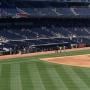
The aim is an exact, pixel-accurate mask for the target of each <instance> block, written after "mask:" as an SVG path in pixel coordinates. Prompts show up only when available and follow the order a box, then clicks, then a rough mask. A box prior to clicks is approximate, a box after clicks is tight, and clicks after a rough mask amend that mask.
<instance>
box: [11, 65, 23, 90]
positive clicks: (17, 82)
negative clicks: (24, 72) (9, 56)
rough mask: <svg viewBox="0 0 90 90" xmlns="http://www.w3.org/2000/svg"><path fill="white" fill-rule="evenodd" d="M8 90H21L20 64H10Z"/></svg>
mask: <svg viewBox="0 0 90 90" xmlns="http://www.w3.org/2000/svg"><path fill="white" fill-rule="evenodd" d="M10 88H11V89H10V90H23V89H22V83H21V75H20V64H11V68H10Z"/></svg>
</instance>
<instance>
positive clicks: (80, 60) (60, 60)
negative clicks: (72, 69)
mask: <svg viewBox="0 0 90 90" xmlns="http://www.w3.org/2000/svg"><path fill="white" fill-rule="evenodd" d="M41 60H43V61H47V62H51V63H56V64H64V65H71V66H79V67H89V68H90V54H87V55H76V56H64V57H55V58H44V59H41Z"/></svg>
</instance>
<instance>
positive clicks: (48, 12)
mask: <svg viewBox="0 0 90 90" xmlns="http://www.w3.org/2000/svg"><path fill="white" fill-rule="evenodd" d="M0 12H1V14H2V15H0V16H3V15H7V16H8V15H11V16H12V18H13V17H15V16H16V15H17V13H26V14H28V15H31V16H76V15H79V16H90V8H56V7H49V8H34V7H33V8H32V7H31V8H19V10H17V8H12V9H11V8H6V9H2V10H1V11H0Z"/></svg>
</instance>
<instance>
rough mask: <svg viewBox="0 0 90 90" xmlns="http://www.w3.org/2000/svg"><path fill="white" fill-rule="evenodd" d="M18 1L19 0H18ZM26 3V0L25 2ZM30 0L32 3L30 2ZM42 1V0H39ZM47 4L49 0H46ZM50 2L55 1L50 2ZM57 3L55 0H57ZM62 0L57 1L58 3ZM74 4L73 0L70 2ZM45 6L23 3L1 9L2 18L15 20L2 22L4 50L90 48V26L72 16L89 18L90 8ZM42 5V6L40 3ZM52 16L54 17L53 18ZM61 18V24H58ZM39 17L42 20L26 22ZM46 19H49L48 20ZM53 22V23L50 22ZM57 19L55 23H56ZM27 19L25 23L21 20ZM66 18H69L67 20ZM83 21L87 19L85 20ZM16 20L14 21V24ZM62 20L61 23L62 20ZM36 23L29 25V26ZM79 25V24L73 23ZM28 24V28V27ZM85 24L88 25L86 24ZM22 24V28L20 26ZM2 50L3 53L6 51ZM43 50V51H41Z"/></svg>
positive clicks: (0, 26)
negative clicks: (62, 18)
mask: <svg viewBox="0 0 90 90" xmlns="http://www.w3.org/2000/svg"><path fill="white" fill-rule="evenodd" d="M17 1H18V0H17ZM21 1H25V0H21ZM26 1H29V0H26ZM30 1H32V0H30ZM36 1H38V0H36ZM43 1H46V0H43ZM49 1H50V2H51V1H52V0H49ZM53 1H55V0H53ZM59 1H62V0H57V2H59ZM69 1H70V0H69ZM76 1H77V0H75V2H76ZM50 2H49V4H48V3H47V4H46V3H45V5H46V6H45V5H44V6H40V7H39V6H37V7H36V6H35V5H36V4H37V3H35V5H34V6H32V5H30V6H29V7H25V6H24V7H22V6H21V7H20V5H18V4H19V3H15V4H13V5H12V6H9V7H7V5H6V7H5V5H4V6H3V5H1V6H0V19H4V20H5V19H6V20H7V19H11V20H10V21H8V23H6V22H3V23H2V22H0V37H3V38H4V40H6V42H5V41H1V43H2V44H1V45H0V47H1V49H2V47H4V49H5V50H6V48H7V49H13V51H14V50H15V51H19V50H22V49H24V48H25V49H26V50H27V49H29V50H30V48H31V47H32V48H36V47H40V46H41V48H44V47H47V48H50V47H49V46H51V47H53V48H54V47H56V46H63V45H66V46H68V47H69V45H71V44H79V43H80V44H87V45H88V44H89V45H90V24H89V22H90V21H88V20H87V22H86V21H85V22H82V21H81V20H80V22H79V20H77V21H76V22H75V21H74V20H75V19H74V20H73V19H72V20H71V19H70V18H71V17H73V18H75V17H79V16H80V17H85V18H87V17H89V18H90V7H89V6H78V7H77V6H75V5H71V6H68V5H66V6H64V7H62V6H59V5H57V4H56V5H52V4H50ZM67 2H68V1H67ZM38 5H39V3H38ZM61 16H65V17H67V18H69V20H71V21H70V22H69V21H67V22H66V21H64V20H63V22H62V20H61ZM51 17H52V18H51ZM57 17H58V19H59V20H58V21H57V22H56V21H54V20H55V19H56V18H57ZM32 18H38V19H39V21H37V20H36V21H32V22H31V21H28V22H26V21H24V20H26V19H29V20H30V19H32ZM42 18H44V20H45V19H47V18H48V20H46V21H44V20H42ZM50 18H51V19H52V20H51V21H50V22H49V19H50ZM53 18H54V20H53ZM20 19H23V21H22V22H21V23H19V22H18V21H17V20H20ZM65 19H66V18H65ZM82 19H83V18H82ZM12 20H13V21H12ZM60 20H61V21H60ZM89 20H90V19H89ZM30 22H31V23H32V24H30V25H29V23H30ZM73 22H75V23H73ZM27 23H28V25H27ZM84 23H85V24H84ZM20 24H21V25H20ZM4 49H2V50H4ZM39 49H40V48H39Z"/></svg>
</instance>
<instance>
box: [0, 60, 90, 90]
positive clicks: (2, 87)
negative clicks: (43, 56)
mask: <svg viewBox="0 0 90 90" xmlns="http://www.w3.org/2000/svg"><path fill="white" fill-rule="evenodd" d="M80 70H81V71H80ZM79 71H80V72H79ZM87 80H88V82H87ZM89 81H90V69H86V68H81V69H79V68H75V67H69V66H64V65H56V64H51V63H44V62H41V61H39V62H36V61H35V62H33V61H31V62H28V63H16V64H2V65H0V90H90V86H89Z"/></svg>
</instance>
